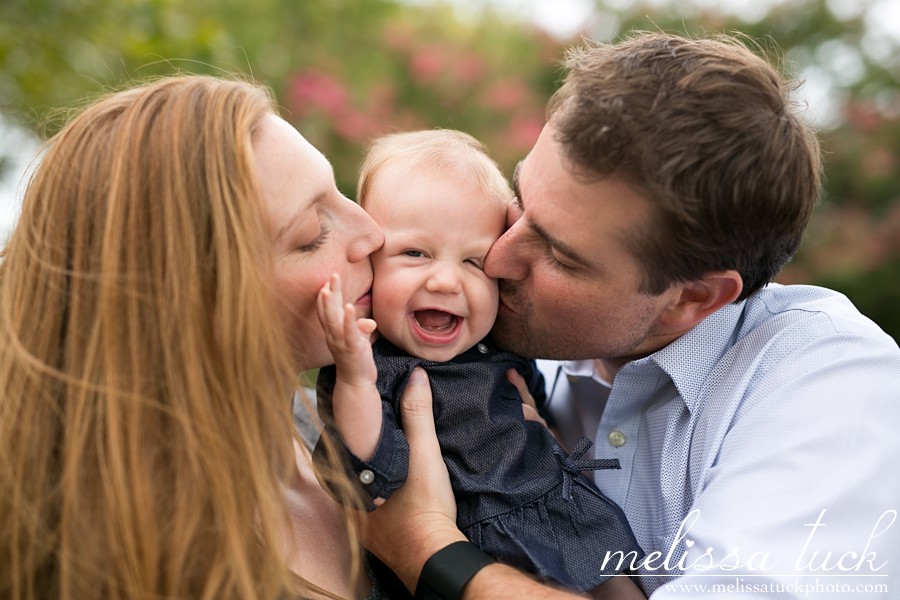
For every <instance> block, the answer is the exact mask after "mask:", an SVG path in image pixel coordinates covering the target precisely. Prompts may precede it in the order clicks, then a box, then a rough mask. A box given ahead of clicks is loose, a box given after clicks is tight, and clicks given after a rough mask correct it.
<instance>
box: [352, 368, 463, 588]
mask: <svg viewBox="0 0 900 600" xmlns="http://www.w3.org/2000/svg"><path fill="white" fill-rule="evenodd" d="M400 409H401V418H402V420H403V431H404V433H405V434H406V438H407V440H408V441H409V474H408V475H407V478H406V483H404V484H403V487H401V488H400V489H399V490H397V491H396V492H394V493H393V494H391V497H390V498H389V499H388V500H387V501H386V502H384V503H383V504H382V505H381V506H379V507H378V508H376V509H375V510H374V511H372V512H370V513H367V514H365V515H363V517H362V518H363V521H364V524H365V527H366V533H365V540H364V543H365V546H366V547H367V548H368V549H369V550H370V551H371V552H373V553H374V554H375V555H376V556H377V557H378V558H380V559H381V560H382V561H383V562H384V563H385V564H386V565H388V567H390V568H391V570H393V571H394V573H396V574H397V576H398V577H400V580H401V581H402V582H403V584H404V585H405V586H406V587H407V588H408V589H409V590H410V592H413V591H415V588H416V584H417V582H418V580H419V573H421V571H422V566H423V565H424V564H425V561H426V560H428V558H430V557H431V555H432V554H434V553H435V552H437V551H438V550H440V549H441V548H443V547H445V546H447V545H448V544H450V543H452V542H457V541H464V540H465V539H466V537H465V536H464V535H463V534H462V532H461V531H460V530H459V529H458V528H457V527H456V501H455V500H454V498H453V490H452V488H451V487H450V475H449V474H448V473H447V467H446V465H444V459H443V458H442V457H441V447H440V445H439V444H438V440H437V434H436V433H435V430H434V413H432V409H431V387H430V385H429V383H428V376H427V375H426V374H425V371H423V370H422V369H415V370H414V371H413V372H412V375H411V376H410V378H409V383H408V384H407V386H406V391H404V392H403V397H402V398H401V400H400Z"/></svg>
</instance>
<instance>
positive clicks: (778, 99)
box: [549, 33, 821, 299]
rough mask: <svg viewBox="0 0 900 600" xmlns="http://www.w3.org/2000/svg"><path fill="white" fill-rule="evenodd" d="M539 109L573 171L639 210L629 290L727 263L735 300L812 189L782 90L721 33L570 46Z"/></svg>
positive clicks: (784, 237) (812, 148) (791, 241)
mask: <svg viewBox="0 0 900 600" xmlns="http://www.w3.org/2000/svg"><path fill="white" fill-rule="evenodd" d="M565 67H566V69H567V75H566V79H565V82H564V84H563V86H562V87H561V88H560V89H559V90H558V91H557V92H556V94H555V95H554V96H553V98H552V99H551V101H550V106H549V117H550V119H551V122H552V124H553V126H554V128H555V129H556V131H557V133H558V140H559V141H560V142H561V143H562V145H563V148H564V152H565V154H566V159H567V160H568V161H570V163H571V165H570V166H571V168H572V169H573V171H575V172H576V173H577V174H578V175H579V176H584V177H586V178H588V179H597V178H603V177H615V178H620V179H622V180H623V181H626V182H628V183H629V184H630V185H632V186H634V188H635V189H636V190H637V191H638V192H640V193H641V194H642V195H643V196H645V197H646V198H647V199H648V200H649V201H650V203H651V205H652V206H653V209H652V217H651V218H650V220H649V222H648V223H647V228H646V229H645V230H644V231H641V232H632V235H631V237H630V238H629V239H628V240H627V243H628V244H629V245H630V246H631V248H632V250H633V251H634V252H635V254H636V255H637V256H638V258H639V259H641V260H642V262H643V264H644V269H645V277H644V282H643V286H642V291H644V292H647V293H652V294H658V293H661V292H662V291H664V290H665V289H666V288H667V287H668V286H669V285H670V284H672V283H675V282H678V281H689V280H692V279H697V278H699V277H701V276H702V275H703V274H704V273H707V272H712V271H721V270H728V269H734V270H736V271H738V272H739V273H740V275H741V277H742V278H743V284H744V287H743V291H742V292H741V295H740V298H739V299H743V298H746V297H747V296H749V295H750V294H752V293H753V292H754V291H756V290H758V289H759V288H760V287H762V286H764V285H766V284H767V283H768V282H769V281H771V279H772V278H773V277H774V276H775V275H776V274H777V273H778V271H779V270H781V268H782V267H783V266H784V264H785V263H787V261H788V260H790V258H791V257H792V256H793V254H794V253H795V252H796V250H797V247H798V246H799V244H800V239H801V237H802V235H803V231H804V229H805V227H806V224H807V222H808V220H809V216H810V213H811V212H812V209H813V207H814V206H815V204H816V201H817V199H818V194H819V187H820V170H821V163H820V156H819V146H818V142H817V140H816V137H815V134H814V132H813V130H812V129H811V127H810V126H809V125H808V124H806V123H805V122H804V120H803V118H802V117H801V115H800V112H799V110H798V109H797V106H796V102H795V100H794V99H792V98H791V93H792V92H793V90H794V88H795V87H796V86H795V85H794V84H793V83H791V82H790V81H789V80H787V79H785V78H784V77H782V75H781V74H780V73H779V72H778V70H777V69H776V68H775V67H773V66H772V65H770V64H769V63H768V62H767V61H766V60H764V59H763V58H761V57H760V56H758V55H757V54H755V53H754V52H752V51H751V50H750V49H748V47H747V45H745V44H744V43H743V42H742V41H741V40H738V39H736V38H733V37H725V36H722V37H718V38H715V39H687V38H683V37H678V36H675V35H670V34H665V33H643V34H637V35H635V36H633V37H631V38H629V39H627V40H625V41H622V42H620V43H616V44H586V45H583V46H581V47H578V48H575V49H573V50H570V51H569V53H568V55H567V57H566V61H565Z"/></svg>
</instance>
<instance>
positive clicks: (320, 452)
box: [313, 367, 409, 511]
mask: <svg viewBox="0 0 900 600" xmlns="http://www.w3.org/2000/svg"><path fill="white" fill-rule="evenodd" d="M316 388H317V391H316V395H317V399H318V402H317V406H318V409H319V414H320V417H321V419H322V422H323V424H324V429H325V434H326V435H328V437H329V439H330V440H333V442H334V445H335V447H336V450H337V452H338V454H339V458H340V460H341V462H342V464H343V466H344V469H345V472H346V475H347V477H348V478H349V480H350V481H351V482H353V483H354V484H355V486H356V487H357V489H358V490H359V492H360V495H361V497H362V498H363V499H364V504H365V506H366V509H367V510H370V511H371V510H374V509H375V504H374V500H375V499H376V498H384V499H387V498H388V497H390V495H391V494H392V493H393V492H394V491H395V490H397V489H398V488H399V487H401V486H402V485H403V483H404V482H405V481H406V475H407V471H408V468H409V443H408V442H407V440H406V435H405V434H404V433H403V430H402V429H401V428H400V426H399V424H398V422H397V416H396V413H395V412H394V408H393V405H392V404H391V402H389V401H388V400H386V399H385V398H384V397H382V399H381V408H382V419H381V435H380V437H379V440H378V445H377V446H376V448H375V454H374V455H373V456H372V459H371V460H369V461H364V460H362V459H360V458H359V457H358V456H356V455H355V454H354V453H353V452H351V451H350V449H349V448H348V447H347V445H346V444H345V443H344V441H343V439H342V438H341V436H340V434H339V433H338V431H337V428H336V427H335V425H334V418H333V415H332V413H331V392H332V391H333V389H334V367H326V368H323V369H321V370H320V371H319V375H318V380H317V384H316ZM325 444H326V442H325V440H323V439H321V438H320V439H319V441H318V442H317V443H316V447H315V449H314V450H313V460H314V461H315V462H316V463H317V464H323V463H324V462H326V461H327V448H326V447H325ZM332 496H334V497H338V496H336V495H335V494H332Z"/></svg>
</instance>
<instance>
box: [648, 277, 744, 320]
mask: <svg viewBox="0 0 900 600" xmlns="http://www.w3.org/2000/svg"><path fill="white" fill-rule="evenodd" d="M673 287H675V288H676V290H674V291H675V295H674V298H673V300H672V302H671V303H670V304H669V305H668V306H666V308H665V309H664V310H663V313H662V314H661V315H660V320H661V323H662V325H663V326H664V327H665V328H666V329H667V330H669V331H673V332H676V331H677V332H680V333H683V332H686V331H688V330H690V329H692V328H693V327H694V326H695V325H697V323H699V322H700V321H702V320H703V319H705V318H706V317H708V316H709V315H711V314H712V313H714V312H716V311H717V310H719V309H720V308H722V307H723V306H725V305H726V304H730V303H731V302H734V301H735V299H737V297H738V296H739V295H740V294H741V290H742V289H744V281H743V279H742V278H741V275H740V274H739V273H738V272H737V271H731V270H730V271H714V272H710V273H705V274H704V275H703V276H702V277H701V278H700V279H695V280H693V281H685V282H681V283H677V284H675V285H674V286H673Z"/></svg>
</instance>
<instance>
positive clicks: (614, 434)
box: [607, 429, 625, 448]
mask: <svg viewBox="0 0 900 600" xmlns="http://www.w3.org/2000/svg"><path fill="white" fill-rule="evenodd" d="M607 439H608V440H609V443H610V445H612V446H615V447H616V448H618V447H619V446H624V445H625V434H624V433H622V432H621V431H619V430H618V429H613V430H612V431H610V432H609V437H608V438H607Z"/></svg>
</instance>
